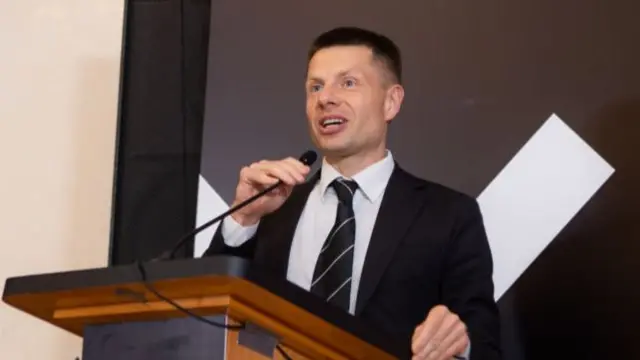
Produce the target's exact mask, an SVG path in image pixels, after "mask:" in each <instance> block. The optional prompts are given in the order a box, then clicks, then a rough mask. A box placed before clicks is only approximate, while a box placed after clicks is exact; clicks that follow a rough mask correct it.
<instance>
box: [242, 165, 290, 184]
mask: <svg viewBox="0 0 640 360" xmlns="http://www.w3.org/2000/svg"><path fill="white" fill-rule="evenodd" d="M240 179H241V181H243V182H245V183H247V184H250V185H251V186H255V187H263V186H268V185H273V184H275V183H277V182H278V181H279V180H280V179H278V178H277V177H275V176H271V175H269V174H268V173H267V172H265V171H262V170H260V169H256V168H254V167H245V168H244V169H242V171H241V172H240Z"/></svg>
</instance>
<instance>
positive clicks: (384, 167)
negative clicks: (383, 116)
mask: <svg viewBox="0 0 640 360" xmlns="http://www.w3.org/2000/svg"><path fill="white" fill-rule="evenodd" d="M394 167H395V162H394V160H393V155H392V154H391V151H389V150H387V154H386V156H385V157H384V159H382V160H380V161H378V162H376V163H374V164H373V165H370V166H369V167H367V168H366V169H364V170H362V171H360V172H359V173H357V174H355V175H354V176H353V177H351V179H352V180H355V181H356V182H357V183H358V188H359V189H360V191H362V194H363V195H364V197H365V198H366V199H367V200H368V201H370V202H374V201H376V200H377V199H378V198H379V197H380V196H381V195H382V193H383V192H384V188H385V187H386V186H387V182H389V178H390V177H391V173H392V172H393V169H394ZM338 177H344V178H346V179H349V178H348V177H346V176H343V175H342V174H340V173H339V172H338V170H336V169H335V168H334V167H333V166H331V165H330V164H329V163H328V162H327V160H326V159H325V158H323V159H322V169H321V171H320V182H319V185H320V194H321V195H322V199H324V195H325V194H326V191H327V188H328V187H329V185H331V182H333V180H335V179H336V178H338Z"/></svg>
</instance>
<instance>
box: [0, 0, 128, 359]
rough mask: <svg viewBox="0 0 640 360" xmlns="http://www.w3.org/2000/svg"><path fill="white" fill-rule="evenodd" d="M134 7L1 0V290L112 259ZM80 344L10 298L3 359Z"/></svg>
mask: <svg viewBox="0 0 640 360" xmlns="http://www.w3.org/2000/svg"><path fill="white" fill-rule="evenodd" d="M123 9H124V2H123V1H118V0H91V1H86V0H47V1H41V0H20V1H3V2H1V3H0V49H1V50H0V169H1V170H0V291H1V290H2V288H3V287H4V281H5V279H6V278H7V277H10V276H16V275H22V274H31V273H41V272H53V271H61V270H69V269H78V268H87V267H97V266H104V265H106V263H107V249H108V233H109V221H110V206H111V203H110V200H111V184H112V176H113V158H114V148H115V130H116V113H117V102H118V83H119V76H120V75H119V71H120V52H121V38H122V22H123ZM80 345H81V344H80V339H79V338H77V337H75V336H73V335H69V334H68V333H66V332H64V331H62V330H59V329H57V328H54V327H52V326H49V325H47V324H45V323H43V322H40V321H38V320H35V319H33V318H31V317H30V316H28V315H26V314H24V313H21V312H18V311H16V310H14V309H13V308H10V307H9V306H7V305H6V304H4V303H2V304H0V358H2V359H23V360H29V359H74V358H75V356H79V355H80V354H81V353H80V349H81V347H80Z"/></svg>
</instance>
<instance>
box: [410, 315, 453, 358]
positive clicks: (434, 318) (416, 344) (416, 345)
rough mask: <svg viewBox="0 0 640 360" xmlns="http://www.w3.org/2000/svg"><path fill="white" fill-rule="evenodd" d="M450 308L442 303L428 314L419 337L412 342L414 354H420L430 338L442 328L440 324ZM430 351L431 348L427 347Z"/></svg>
mask: <svg viewBox="0 0 640 360" xmlns="http://www.w3.org/2000/svg"><path fill="white" fill-rule="evenodd" d="M447 312H448V309H447V308H446V307H444V306H442V305H437V306H434V307H433V308H432V309H431V310H430V311H429V314H428V315H427V319H426V320H425V321H424V323H423V325H422V329H421V330H420V332H419V334H418V336H417V339H416V340H415V341H413V342H412V344H411V345H412V346H411V350H413V353H414V354H420V353H421V352H422V351H423V350H425V347H426V346H427V344H428V342H429V340H431V338H432V337H433V335H435V334H436V332H437V331H438V329H439V328H440V324H441V323H442V321H443V320H444V316H445V315H446V314H447ZM427 350H428V352H430V349H427Z"/></svg>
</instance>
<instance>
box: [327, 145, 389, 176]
mask: <svg viewBox="0 0 640 360" xmlns="http://www.w3.org/2000/svg"><path fill="white" fill-rule="evenodd" d="M386 155H387V150H386V147H384V146H383V147H381V148H380V149H376V150H375V151H370V152H366V153H360V154H352V155H346V156H340V155H327V156H326V160H327V162H328V163H329V164H331V166H333V167H334V168H335V169H336V170H337V171H338V172H339V173H340V174H342V175H343V176H346V177H352V176H354V175H355V174H357V173H359V172H360V171H362V170H364V169H366V168H367V167H369V166H371V165H373V164H375V163H377V162H378V161H380V160H382V159H384V157H385V156H386Z"/></svg>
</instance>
